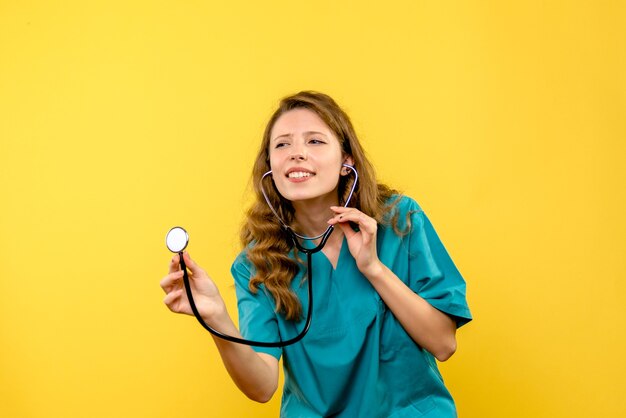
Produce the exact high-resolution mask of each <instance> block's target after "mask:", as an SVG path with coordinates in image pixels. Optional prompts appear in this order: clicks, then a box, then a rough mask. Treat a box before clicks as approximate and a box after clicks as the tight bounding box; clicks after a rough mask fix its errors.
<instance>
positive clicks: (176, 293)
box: [163, 289, 183, 310]
mask: <svg viewBox="0 0 626 418" xmlns="http://www.w3.org/2000/svg"><path fill="white" fill-rule="evenodd" d="M182 295H183V289H178V290H173V291H171V292H170V293H168V294H167V295H166V296H165V297H164V298H163V303H165V304H166V305H167V307H168V308H169V309H170V310H172V307H171V306H172V304H174V302H176V301H177V300H178V299H180V298H181V297H182Z"/></svg>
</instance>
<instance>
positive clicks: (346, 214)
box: [328, 206, 382, 277]
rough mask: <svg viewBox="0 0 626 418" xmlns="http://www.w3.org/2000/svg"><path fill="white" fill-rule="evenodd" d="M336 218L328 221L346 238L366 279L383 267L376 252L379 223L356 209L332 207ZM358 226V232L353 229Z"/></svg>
mask: <svg viewBox="0 0 626 418" xmlns="http://www.w3.org/2000/svg"><path fill="white" fill-rule="evenodd" d="M330 209H331V210H332V211H333V212H335V216H333V217H332V218H330V220H329V221H328V224H329V225H338V226H339V228H341V231H342V232H343V234H344V235H345V236H346V240H347V241H348V248H349V249H350V254H352V257H354V259H355V260H356V265H357V267H358V268H359V271H360V272H361V273H363V274H364V275H365V276H366V277H368V275H369V274H373V273H374V272H375V271H376V270H377V269H380V268H381V267H382V264H381V262H380V260H379V259H378V253H377V251H376V231H377V230H378V223H377V222H376V220H375V219H374V218H371V217H369V216H367V215H366V214H364V213H363V212H361V211H360V210H358V209H355V208H344V207H343V206H331V207H330ZM350 223H352V224H353V225H356V227H357V228H358V230H356V231H355V230H354V229H352V225H351V224H350Z"/></svg>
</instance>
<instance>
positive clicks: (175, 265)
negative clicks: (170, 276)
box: [169, 254, 180, 273]
mask: <svg viewBox="0 0 626 418" xmlns="http://www.w3.org/2000/svg"><path fill="white" fill-rule="evenodd" d="M178 270H180V257H179V256H178V254H174V256H173V257H172V260H171V261H170V266H169V271H170V273H174V272H175V271H178Z"/></svg>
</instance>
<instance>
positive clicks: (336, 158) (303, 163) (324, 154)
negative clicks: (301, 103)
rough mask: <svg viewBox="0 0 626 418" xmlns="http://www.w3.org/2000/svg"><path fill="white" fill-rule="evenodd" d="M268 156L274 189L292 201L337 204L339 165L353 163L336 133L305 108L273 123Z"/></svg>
mask: <svg viewBox="0 0 626 418" xmlns="http://www.w3.org/2000/svg"><path fill="white" fill-rule="evenodd" d="M269 156H270V167H271V170H272V177H273V179H274V183H275V184H276V188H277V189H278V191H279V192H280V194H281V195H282V196H283V197H284V198H285V199H287V200H290V201H292V202H296V201H306V200H310V199H318V198H322V199H325V200H326V199H327V200H329V201H330V202H334V203H331V204H336V201H337V185H338V183H339V176H340V172H341V167H342V164H343V163H347V164H352V159H351V157H350V156H346V155H344V154H343V152H342V150H341V146H340V145H339V140H338V139H337V137H336V136H335V134H334V133H333V132H332V131H331V129H330V128H329V127H328V126H327V125H326V124H325V123H324V121H322V119H321V118H320V117H319V116H318V115H317V114H316V113H315V112H313V111H311V110H308V109H294V110H290V111H288V112H285V113H283V114H282V115H281V116H280V117H279V118H278V120H276V123H274V126H273V127H272V131H271V133H270V143H269Z"/></svg>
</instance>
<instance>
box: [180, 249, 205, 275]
mask: <svg viewBox="0 0 626 418" xmlns="http://www.w3.org/2000/svg"><path fill="white" fill-rule="evenodd" d="M183 260H185V265H186V266H187V268H188V269H189V270H191V272H192V273H194V274H196V273H198V272H200V271H201V270H202V269H201V268H200V266H198V265H197V264H196V262H195V261H193V260H192V259H191V256H190V255H189V253H188V252H187V251H185V252H184V253H183Z"/></svg>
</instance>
